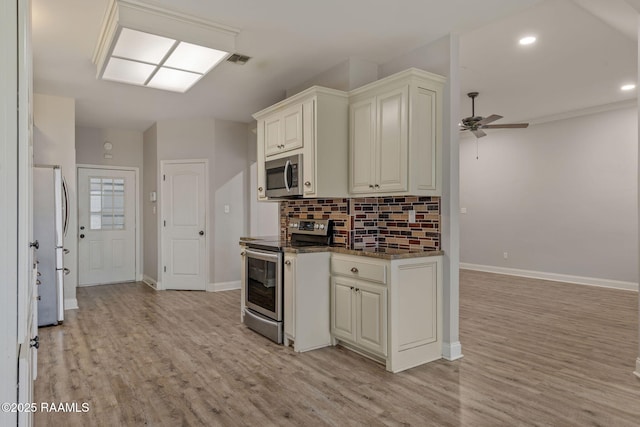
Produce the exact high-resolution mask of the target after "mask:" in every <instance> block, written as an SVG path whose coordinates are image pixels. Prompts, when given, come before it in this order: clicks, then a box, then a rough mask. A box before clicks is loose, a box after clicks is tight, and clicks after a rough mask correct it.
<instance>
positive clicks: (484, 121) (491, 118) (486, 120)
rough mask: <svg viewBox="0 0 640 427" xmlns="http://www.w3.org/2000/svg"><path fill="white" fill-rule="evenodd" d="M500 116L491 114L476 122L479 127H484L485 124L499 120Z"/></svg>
mask: <svg viewBox="0 0 640 427" xmlns="http://www.w3.org/2000/svg"><path fill="white" fill-rule="evenodd" d="M501 118H502V116H499V115H497V114H492V115H490V116H489V117H485V118H484V119H482V120H480V121H479V122H478V124H479V125H486V124H487V123H491V122H495V121H496V120H499V119H501Z"/></svg>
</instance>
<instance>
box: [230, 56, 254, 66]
mask: <svg viewBox="0 0 640 427" xmlns="http://www.w3.org/2000/svg"><path fill="white" fill-rule="evenodd" d="M250 59H251V57H250V56H246V55H240V54H239V53H234V54H233V55H231V56H230V57H229V58H228V59H227V61H229V62H233V63H234V64H238V65H244V64H246V63H247V61H249V60H250Z"/></svg>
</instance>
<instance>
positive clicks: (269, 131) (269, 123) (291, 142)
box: [264, 104, 303, 157]
mask: <svg viewBox="0 0 640 427" xmlns="http://www.w3.org/2000/svg"><path fill="white" fill-rule="evenodd" d="M302 146H303V136H302V104H298V105H293V106H291V107H289V108H286V109H284V110H282V111H278V112H277V113H275V114H273V115H271V116H269V117H268V118H266V119H265V121H264V147H265V154H266V156H267V157H269V156H273V155H274V154H280V153H284V152H287V151H291V150H295V149H296V148H300V147H302Z"/></svg>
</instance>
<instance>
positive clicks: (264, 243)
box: [243, 218, 333, 344]
mask: <svg viewBox="0 0 640 427" xmlns="http://www.w3.org/2000/svg"><path fill="white" fill-rule="evenodd" d="M288 230H289V235H290V236H291V239H290V242H287V241H283V240H275V239H274V240H261V239H257V240H254V241H250V242H247V243H246V247H247V249H246V250H245V252H244V255H245V256H244V269H245V277H246V282H245V283H244V284H243V286H245V301H244V304H245V312H244V323H245V325H247V326H248V327H249V328H251V329H253V330H254V331H256V332H258V333H260V334H262V335H264V336H265V337H267V338H269V339H271V340H272V341H275V342H277V343H278V344H281V343H282V339H283V319H284V313H283V311H282V305H283V283H284V277H283V270H284V268H283V267H284V266H283V258H284V255H283V254H284V248H285V247H287V246H289V247H302V246H328V245H330V244H331V242H332V237H333V222H332V220H330V219H302V218H293V219H291V220H290V221H289V226H288Z"/></svg>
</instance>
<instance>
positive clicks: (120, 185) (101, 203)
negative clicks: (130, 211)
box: [89, 177, 125, 230]
mask: <svg viewBox="0 0 640 427" xmlns="http://www.w3.org/2000/svg"><path fill="white" fill-rule="evenodd" d="M124 185H125V184H124V178H101V177H90V178H89V192H90V195H89V213H90V216H91V221H90V227H91V229H92V230H124V228H125V223H124Z"/></svg>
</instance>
